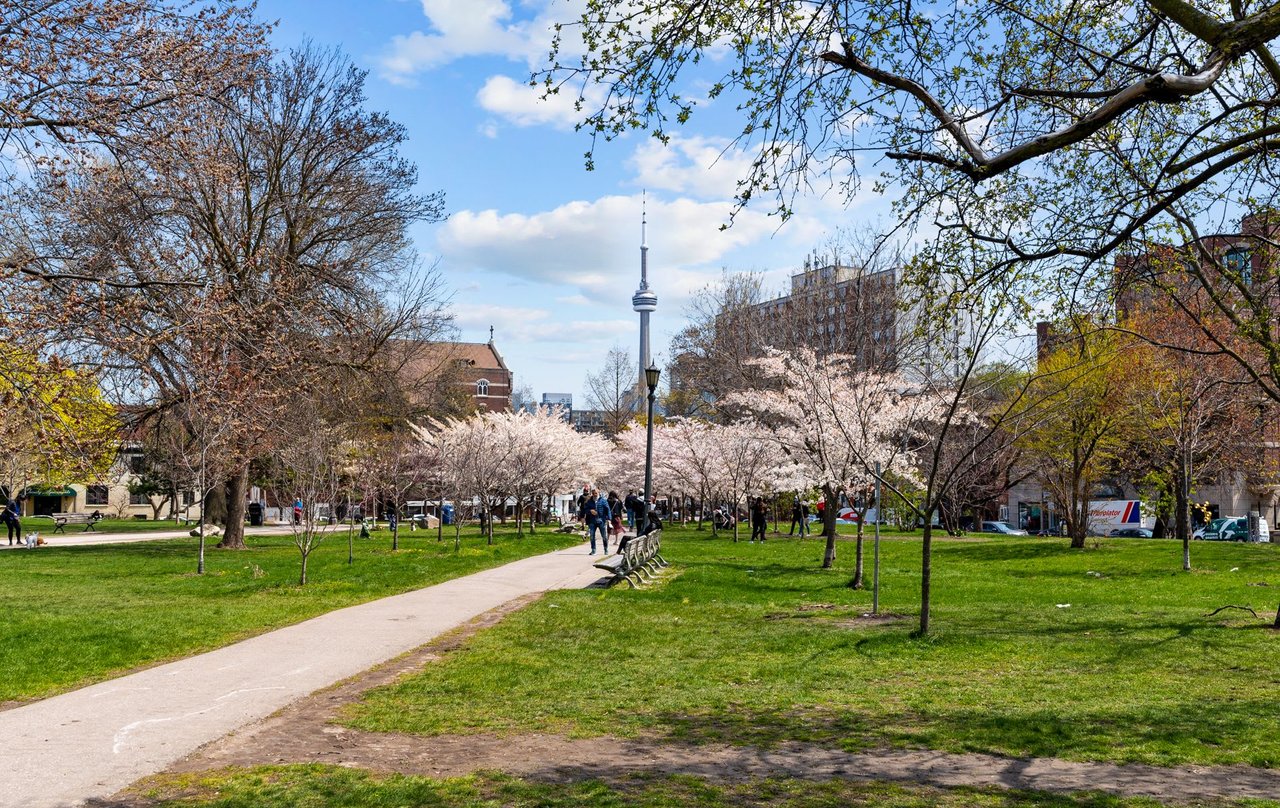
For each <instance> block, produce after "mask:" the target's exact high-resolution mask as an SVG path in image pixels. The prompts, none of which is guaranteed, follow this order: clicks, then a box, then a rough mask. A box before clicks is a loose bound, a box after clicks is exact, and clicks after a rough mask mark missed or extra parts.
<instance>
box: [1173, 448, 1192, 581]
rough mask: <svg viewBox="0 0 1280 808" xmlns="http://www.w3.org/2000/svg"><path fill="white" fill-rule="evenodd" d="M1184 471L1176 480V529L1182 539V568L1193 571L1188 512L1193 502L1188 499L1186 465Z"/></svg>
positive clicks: (1174, 496)
mask: <svg viewBox="0 0 1280 808" xmlns="http://www.w3.org/2000/svg"><path fill="white" fill-rule="evenodd" d="M1182 471H1183V473H1182V474H1179V475H1178V477H1179V478H1180V479H1178V480H1176V481H1175V488H1176V490H1175V491H1174V492H1173V501H1174V509H1175V511H1174V525H1175V527H1174V530H1175V534H1176V535H1177V537H1178V538H1179V539H1181V540H1182V569H1183V570H1184V571H1185V572H1191V514H1190V513H1189V512H1188V509H1189V507H1190V504H1191V503H1189V502H1188V501H1187V500H1188V496H1187V488H1188V486H1187V480H1186V476H1185V474H1186V468H1185V466H1184V467H1183V469H1182Z"/></svg>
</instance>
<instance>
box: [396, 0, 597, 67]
mask: <svg viewBox="0 0 1280 808" xmlns="http://www.w3.org/2000/svg"><path fill="white" fill-rule="evenodd" d="M585 5H586V4H585V0H571V2H567V3H566V2H563V0H539V2H521V3H520V4H519V6H518V8H519V9H525V8H530V7H532V8H534V9H535V10H534V11H533V13H532V15H531V16H528V15H526V16H523V17H520V18H518V17H517V12H516V11H515V10H513V8H512V4H511V3H509V2H506V0H465V2H464V0H422V13H423V14H424V15H426V18H427V22H428V24H429V29H428V31H426V32H424V31H413V32H411V33H408V34H399V35H396V36H394V37H392V39H391V42H390V43H389V44H388V46H387V48H386V50H385V52H384V53H383V55H382V56H381V58H380V59H379V60H378V61H379V64H380V66H381V71H380V72H381V75H382V77H383V78H385V79H387V80H388V81H392V82H395V83H400V84H407V83H411V82H412V81H413V79H414V77H415V76H416V75H417V74H419V73H422V72H424V71H427V70H431V69H433V68H437V67H440V66H441V65H444V64H448V63H449V62H452V61H454V60H456V59H462V58H465V57H468V56H500V57H505V58H508V59H513V60H517V61H522V62H524V63H526V64H528V65H529V66H530V67H532V66H533V65H535V64H537V63H538V62H540V61H542V60H543V59H545V58H546V56H547V53H548V52H549V50H550V48H551V41H552V38H553V36H554V34H555V25H556V23H558V22H561V23H562V22H571V21H573V20H576V19H577V18H578V17H579V16H580V15H581V13H582V10H583V8H584V7H585ZM565 45H566V46H567V51H566V52H569V51H575V50H576V45H575V44H574V43H573V42H572V40H566V43H565Z"/></svg>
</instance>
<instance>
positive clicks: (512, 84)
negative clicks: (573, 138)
mask: <svg viewBox="0 0 1280 808" xmlns="http://www.w3.org/2000/svg"><path fill="white" fill-rule="evenodd" d="M543 92H544V89H543V87H542V86H541V85H537V86H533V87H531V86H529V83H528V82H518V81H516V80H515V79H512V78H511V77H509V76H490V77H489V78H488V80H486V81H485V83H484V86H483V87H481V88H480V90H479V92H477V93H476V101H477V102H479V104H480V106H481V107H482V108H483V109H485V110H486V111H488V112H492V113H493V114H495V115H498V116H501V117H502V118H503V119H505V120H507V121H509V122H511V123H514V124H515V125H516V126H539V125H550V126H554V127H556V128H557V129H570V128H572V127H573V125H574V124H576V123H577V122H578V121H579V120H581V118H582V112H580V111H579V110H578V109H577V108H576V102H577V95H576V94H575V93H573V92H572V91H566V92H562V93H557V94H554V95H550V96H547V97H546V98H543V97H542V95H543ZM601 98H602V91H600V90H599V89H598V88H597V89H592V88H588V92H587V101H588V108H591V107H593V106H595V105H597V104H598V102H599V100H600V99H601Z"/></svg>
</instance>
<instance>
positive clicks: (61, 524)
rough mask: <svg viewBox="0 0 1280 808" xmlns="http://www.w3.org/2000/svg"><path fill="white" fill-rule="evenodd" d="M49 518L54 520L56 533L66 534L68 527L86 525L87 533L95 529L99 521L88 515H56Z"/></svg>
mask: <svg viewBox="0 0 1280 808" xmlns="http://www.w3.org/2000/svg"><path fill="white" fill-rule="evenodd" d="M49 518H50V519H52V520H53V532H54V533H66V532H67V531H66V530H65V528H66V526H67V525H84V530H85V532H86V533H87V532H89V531H90V530H93V529H94V527H93V525H94V523H95V522H97V521H98V520H97V519H94V518H93V516H92V515H91V514H87V513H54V514H50V515H49ZM94 532H97V531H94Z"/></svg>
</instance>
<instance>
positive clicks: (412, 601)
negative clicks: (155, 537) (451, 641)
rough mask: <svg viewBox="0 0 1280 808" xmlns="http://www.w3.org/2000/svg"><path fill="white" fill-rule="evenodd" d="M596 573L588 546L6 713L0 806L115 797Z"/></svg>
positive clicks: (1, 723) (0, 715)
mask: <svg viewBox="0 0 1280 808" xmlns="http://www.w3.org/2000/svg"><path fill="white" fill-rule="evenodd" d="M599 578H600V573H599V571H598V570H595V569H593V568H592V567H591V565H590V563H589V559H588V558H587V548H586V546H585V545H581V546H578V547H574V548H570V549H568V550H560V551H557V552H554V553H547V554H545V555H540V556H535V557H533V558H526V559H523V560H521V561H515V562H512V563H510V564H507V565H505V566H502V567H497V568H494V569H490V570H485V571H484V572H478V573H475V574H473V575H468V576H466V577H465V578H457V579H454V580H452V581H447V582H445V583H442V584H437V585H436V586H432V587H428V588H426V589H419V590H417V591H414V592H409V593H406V594H403V595H396V596H393V597H389V598H383V599H382V600H377V601H373V602H371V603H365V604H362V605H360V606H352V607H350V608H346V609H341V610H338V611H335V612H330V613H329V614H325V615H322V616H320V617H316V618H314V619H311V620H308V621H306V622H305V623H299V624H298V625H295V626H290V627H288V628H283V629H280V630H278V631H273V632H270V633H268V634H263V635H261V636H258V637H254V638H253V639H249V640H245V641H244V642H240V643H236V644H235V645H231V646H228V647H226V648H222V649H219V650H217V651H212V652H210V653H207V654H201V655H199V656H196V657H191V658H189V659H184V660H181V661H178V662H173V663H170V664H168V665H162V666H160V667H156V668H151V669H149V670H145V671H141V672H139V673H135V674H131V675H129V676H123V677H121V678H119V679H113V680H111V681H108V682H103V683H101V684H97V685H93V686H91V687H86V688H84V689H82V690H77V691H74V692H72V693H66V694H64V695H61V696H55V697H53V698H50V699H45V700H43V701H39V702H35V703H32V704H29V705H26V706H23V707H17V708H14V709H12V710H7V711H4V712H0V749H2V750H4V754H5V762H4V765H3V766H0V806H14V807H15V808H17V806H24V807H25V808H53V807H55V806H56V808H62V807H63V806H74V805H78V804H81V803H82V802H84V801H85V800H88V799H90V798H93V797H106V796H108V795H110V794H113V793H114V792H116V791H118V790H119V789H121V788H123V787H125V786H127V785H129V784H130V783H132V782H133V781H135V780H137V779H138V778H139V777H143V776H146V775H148V774H153V773H155V772H158V771H161V770H163V769H165V768H166V767H168V766H169V765H170V764H172V763H173V762H174V761H176V760H178V759H179V758H181V757H183V756H184V755H186V754H189V753H190V752H192V751H193V750H195V749H196V748H197V747H199V746H200V745H202V744H205V743H208V742H209V741H212V740H215V739H217V738H220V737H222V736H223V735H225V734H227V733H228V732H231V731H232V730H234V729H236V728H238V727H241V726H243V725H245V724H247V723H249V722H251V721H256V720H258V719H260V718H263V717H265V716H267V715H270V714H271V713H273V712H275V711H276V710H278V709H280V708H281V707H284V706H285V705H287V704H288V703H289V702H291V701H294V700H295V699H298V698H301V697H302V696H305V695H307V694H309V693H311V692H313V691H315V690H317V689H320V688H323V687H326V686H328V685H331V684H333V683H334V682H338V681H340V680H342V679H345V678H347V677H349V676H354V675H355V674H357V673H360V672H361V671H364V670H366V669H368V668H370V667H372V666H374V665H377V664H379V663H381V662H385V661H386V660H388V659H391V658H393V657H395V656H398V655H399V654H402V653H404V652H406V651H409V650H411V649H413V648H416V647H417V646H419V645H422V644H423V643H425V642H427V641H429V640H430V639H431V638H433V637H435V636H437V635H439V634H441V633H443V632H446V631H449V630H451V629H453V628H455V627H457V626H459V625H461V624H462V623H465V622H466V621H467V620H470V619H471V618H473V617H475V616H476V615H478V614H482V613H483V612H486V611H488V610H490V609H493V608H496V607H498V606H500V605H502V604H503V603H506V602H507V601H509V600H512V599H513V598H517V597H520V596H521V595H525V594H528V593H531V592H541V591H545V590H549V589H571V588H577V587H582V586H586V585H588V584H590V583H592V582H593V581H596V580H598V579H599ZM193 619H200V618H199V617H198V616H193Z"/></svg>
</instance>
